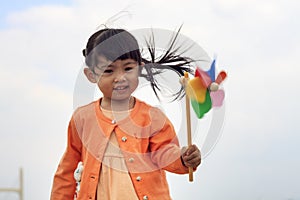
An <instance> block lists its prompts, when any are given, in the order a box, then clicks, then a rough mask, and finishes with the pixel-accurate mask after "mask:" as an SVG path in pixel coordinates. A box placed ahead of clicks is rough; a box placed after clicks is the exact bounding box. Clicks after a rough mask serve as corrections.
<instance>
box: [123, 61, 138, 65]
mask: <svg viewBox="0 0 300 200" xmlns="http://www.w3.org/2000/svg"><path fill="white" fill-rule="evenodd" d="M130 64H137V62H136V61H128V62H126V63H125V64H124V65H130Z"/></svg>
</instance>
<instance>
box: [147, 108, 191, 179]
mask: <svg viewBox="0 0 300 200" xmlns="http://www.w3.org/2000/svg"><path fill="white" fill-rule="evenodd" d="M156 112H157V113H156V114H155V116H156V117H155V120H152V123H157V122H158V121H159V123H160V124H161V125H160V126H158V127H157V126H156V125H154V124H153V127H155V128H154V130H153V132H152V135H151V137H150V151H151V159H152V160H153V162H155V163H156V164H157V165H158V166H159V168H162V169H164V170H167V171H170V172H173V173H177V174H185V173H188V168H187V167H185V166H184V165H183V164H182V161H181V149H180V146H179V141H178V138H177V136H176V132H175V129H174V127H173V125H172V123H171V122H170V120H169V119H168V118H167V117H166V116H165V115H164V114H163V113H162V112H161V111H160V110H159V111H156ZM161 122H163V124H162V123H161Z"/></svg>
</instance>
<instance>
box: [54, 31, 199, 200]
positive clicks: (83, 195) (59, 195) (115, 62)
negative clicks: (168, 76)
mask: <svg viewBox="0 0 300 200" xmlns="http://www.w3.org/2000/svg"><path fill="white" fill-rule="evenodd" d="M177 35H178V33H177ZM177 35H176V37H177ZM176 37H175V38H174V40H173V42H171V43H170V44H171V45H170V48H169V49H168V50H167V51H166V53H165V54H164V56H162V57H161V59H160V60H159V61H155V51H154V48H153V47H150V45H149V48H148V49H149V52H150V54H151V58H152V59H151V61H148V60H146V59H143V58H142V56H141V52H140V49H139V46H138V43H137V41H136V39H135V38H134V37H133V36H132V35H131V34H130V33H129V32H127V31H125V30H123V29H109V28H105V29H102V30H99V31H97V32H96V33H94V34H93V35H92V36H91V37H90V38H89V40H88V43H87V45H86V48H85V49H84V50H83V54H84V56H85V63H86V65H87V66H88V68H85V69H84V73H85V75H86V77H87V79H88V80H89V81H90V82H92V83H95V84H97V86H98V88H99V89H100V91H101V92H102V94H103V97H102V98H100V99H99V100H97V101H94V102H92V103H90V104H88V105H86V106H83V107H80V108H78V109H77V110H76V111H75V112H74V114H73V116H72V118H71V120H70V123H69V128H68V144H67V148H66V151H65V153H64V155H63V157H62V159H61V161H60V164H59V166H58V169H57V171H56V174H55V176H54V181H53V188H52V192H51V200H72V199H74V195H75V190H76V181H75V179H74V177H73V174H74V170H75V169H76V167H77V164H78V163H79V162H82V163H83V171H82V174H81V177H80V179H81V181H80V191H77V193H76V198H77V200H82V199H84V200H86V199H95V200H124V199H125V200H152V199H155V200H170V199H171V197H170V194H169V189H168V184H167V181H166V175H165V170H167V171H170V172H173V173H178V174H185V173H188V167H193V168H194V170H196V167H197V166H198V165H199V164H200V162H201V157H200V151H199V149H198V148H197V147H196V146H195V145H192V146H190V147H189V148H187V149H186V148H185V149H184V150H182V149H180V147H179V143H178V139H177V137H176V133H175V131H174V128H173V126H172V124H171V122H170V121H169V119H168V118H167V117H166V116H165V115H164V114H163V113H162V112H161V111H160V110H159V109H158V108H155V107H152V106H150V105H148V104H146V103H145V102H143V101H141V100H139V99H137V98H136V97H133V96H132V93H133V92H134V91H135V89H136V88H137V86H138V82H139V81H138V78H139V76H142V77H145V78H146V79H147V80H149V81H150V83H151V86H152V88H153V90H154V92H155V94H157V93H156V91H157V90H159V87H158V85H157V84H156V81H155V79H154V75H155V74H158V73H160V72H161V71H160V70H161V69H167V68H169V69H172V70H174V71H176V72H177V73H179V74H183V71H184V70H185V71H188V70H189V68H188V67H186V65H188V64H189V63H190V62H191V60H189V59H188V58H185V57H181V56H180V55H176V54H175V52H173V51H172V45H173V44H174V41H175V40H176ZM165 63H167V64H165ZM143 68H144V69H145V70H146V72H147V74H143V73H142V70H143ZM176 95H177V97H179V96H180V92H179V93H177V94H176Z"/></svg>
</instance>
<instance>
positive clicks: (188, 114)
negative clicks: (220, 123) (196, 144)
mask: <svg viewBox="0 0 300 200" xmlns="http://www.w3.org/2000/svg"><path fill="white" fill-rule="evenodd" d="M184 78H185V79H186V80H187V79H188V78H189V74H188V73H187V72H184ZM185 106H186V127H187V139H188V141H187V142H188V147H190V146H191V145H192V133H191V111H190V98H189V97H188V95H187V94H185ZM189 181H190V182H193V168H192V167H189Z"/></svg>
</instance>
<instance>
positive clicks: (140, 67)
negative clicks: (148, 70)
mask: <svg viewBox="0 0 300 200" xmlns="http://www.w3.org/2000/svg"><path fill="white" fill-rule="evenodd" d="M144 66H145V63H144V62H141V64H140V65H139V75H141V73H142V70H143V68H144Z"/></svg>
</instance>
